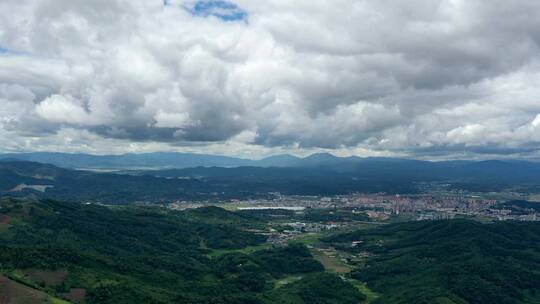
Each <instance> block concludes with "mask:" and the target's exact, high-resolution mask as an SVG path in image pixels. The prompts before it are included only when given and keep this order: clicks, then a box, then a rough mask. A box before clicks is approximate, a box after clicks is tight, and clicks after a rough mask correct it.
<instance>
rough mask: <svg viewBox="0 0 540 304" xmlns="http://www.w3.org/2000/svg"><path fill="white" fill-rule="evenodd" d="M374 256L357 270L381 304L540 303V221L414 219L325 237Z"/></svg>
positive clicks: (355, 273)
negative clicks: (379, 295)
mask: <svg viewBox="0 0 540 304" xmlns="http://www.w3.org/2000/svg"><path fill="white" fill-rule="evenodd" d="M325 241H326V242H329V243H334V244H335V245H336V246H340V245H341V246H345V244H347V243H350V242H353V241H356V242H360V243H356V244H357V245H356V247H354V248H352V249H350V250H353V251H356V252H367V253H369V254H370V255H372V257H371V258H369V259H368V260H367V262H366V264H365V265H363V266H361V267H358V268H357V269H356V270H355V271H354V272H353V273H352V277H354V278H356V279H358V280H361V281H364V282H367V283H368V286H369V287H370V288H372V289H374V290H376V291H378V292H379V293H380V294H382V296H381V297H379V298H378V300H377V303H501V304H502V303H538V301H539V300H540V224H538V223H517V222H513V223H511V222H498V223H495V224H489V225H486V224H480V223H477V222H472V221H465V220H452V221H437V222H408V223H400V224H394V225H388V226H385V227H381V228H379V229H374V230H368V231H357V232H353V233H347V234H342V235H338V236H333V237H329V238H327V239H325Z"/></svg>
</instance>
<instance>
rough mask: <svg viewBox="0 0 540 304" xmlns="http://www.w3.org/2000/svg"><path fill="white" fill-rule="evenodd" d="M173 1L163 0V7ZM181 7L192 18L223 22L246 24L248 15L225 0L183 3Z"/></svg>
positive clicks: (200, 0)
mask: <svg viewBox="0 0 540 304" xmlns="http://www.w3.org/2000/svg"><path fill="white" fill-rule="evenodd" d="M172 3H174V0H164V1H163V5H165V6H168V5H171V4H172ZM182 7H183V8H184V9H185V10H187V11H188V12H190V13H191V14H192V15H194V16H199V17H209V16H213V17H217V18H219V19H221V20H223V21H244V22H247V19H248V13H247V12H246V11H245V10H243V9H242V8H241V7H239V6H238V5H237V4H235V3H233V2H229V1H225V0H197V1H189V2H188V4H186V3H184V4H183V5H182Z"/></svg>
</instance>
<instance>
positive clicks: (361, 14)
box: [0, 0, 540, 158]
mask: <svg viewBox="0 0 540 304" xmlns="http://www.w3.org/2000/svg"><path fill="white" fill-rule="evenodd" d="M539 44H540V3H537V2H536V1H530V0H518V1H512V2H508V1H502V0H501V1H499V0H497V1H490V2H487V1H481V0H472V1H464V0H445V1H427V0H413V1H388V0H384V1H354V2H352V3H351V1H346V0H335V1H327V0H312V1H283V0H269V1H253V0H236V1H221V0H220V1H208V0H166V1H163V0H148V1H146V0H144V1H143V0H136V1H133V0H130V1H128V0H96V1H84V0H69V1H68V0H65V1H64V0H62V1H58V0H42V1H32V0H22V1H21V0H4V1H2V2H1V3H0V143H1V144H3V145H4V147H5V148H4V149H5V150H42V149H54V150H66V151H72V150H73V149H79V150H80V151H87V152H95V153H106V152H111V151H112V152H119V151H118V150H117V149H116V148H115V147H116V146H117V145H119V144H120V145H121V146H122V147H126V148H125V149H126V150H129V151H131V152H133V151H136V150H139V151H149V150H152V149H157V150H171V149H172V150H174V149H187V150H191V149H195V150H199V151H205V152H220V153H230V154H249V155H250V156H256V155H263V154H268V153H274V152H291V151H292V152H297V153H307V152H308V151H315V150H318V149H322V150H328V151H335V152H336V153H339V154H347V153H350V154H362V155H366V154H371V155H408V156H418V157H428V158H429V157H440V155H443V156H445V157H452V156H456V157H461V156H467V157H469V156H476V155H484V154H485V155H489V156H490V157H491V156H497V155H502V156H504V155H509V154H512V155H515V156H524V155H525V156H527V157H528V156H537V155H536V153H537V151H538V148H539V147H540V137H539V136H540V135H539V132H540V126H539V125H540V119H539V118H538V117H539V116H538V115H540V100H539V98H540V89H538V88H540V60H539V59H540V52H539ZM67 134H69V135H67ZM66 138H69V139H71V140H70V141H66ZM8 142H9V144H8ZM74 145H76V147H74ZM77 147H78V148H77ZM128 147H129V148H128Z"/></svg>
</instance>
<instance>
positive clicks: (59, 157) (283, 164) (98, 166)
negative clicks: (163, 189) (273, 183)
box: [0, 152, 540, 183]
mask: <svg viewBox="0 0 540 304" xmlns="http://www.w3.org/2000/svg"><path fill="white" fill-rule="evenodd" d="M0 160H4V161H5V160H12V161H13V160H18V161H31V162H39V163H45V164H52V165H54V166H57V167H61V168H70V169H88V170H120V171H123V172H126V171H127V172H128V173H130V172H131V171H137V170H138V171H146V170H152V171H149V172H146V173H145V174H151V175H157V176H165V177H179V176H184V175H189V176H192V175H195V176H207V175H210V176H212V175H213V174H218V173H217V172H219V174H218V175H227V176H229V177H232V176H242V175H246V174H247V175H250V176H259V177H264V176H275V175H276V174H277V175H283V176H291V175H292V176H294V175H318V174H328V172H332V173H333V174H340V175H346V176H351V177H356V178H362V179H371V180H397V179H405V180H414V181H433V180H452V181H464V182H469V181H475V182H483V183H484V182H485V183H491V182H499V183H516V182H518V183H537V182H540V163H537V162H527V161H514V160H508V161H501V160H488V161H441V162H431V161H421V160H414V159H399V158H382V157H368V158H361V157H355V156H351V157H337V156H334V155H332V154H329V153H318V154H313V155H310V156H308V157H304V158H300V157H296V156H292V155H288V154H284V155H275V156H270V157H267V158H264V159H261V160H251V159H243V158H235V157H228V156H219V155H208V154H193V153H174V152H156V153H145V154H123V155H102V156H100V155H88V154H68V153H49V152H37V153H12V154H0ZM214 167H219V168H228V169H229V170H224V169H212V168H214ZM245 167H250V168H245ZM256 167H259V168H270V167H276V168H291V169H299V170H281V171H280V170H259V169H255V168H256ZM188 168H195V169H190V170H181V169H188ZM205 168H207V169H205ZM234 168H238V169H234ZM302 169H311V170H308V171H305V170H302ZM314 169H317V170H314ZM154 170H159V171H154Z"/></svg>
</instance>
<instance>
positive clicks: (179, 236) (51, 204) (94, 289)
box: [0, 199, 364, 304]
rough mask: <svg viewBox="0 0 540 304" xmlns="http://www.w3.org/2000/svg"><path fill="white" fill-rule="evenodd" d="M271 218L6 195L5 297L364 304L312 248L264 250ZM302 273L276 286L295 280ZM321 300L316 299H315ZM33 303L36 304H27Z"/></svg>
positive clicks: (0, 259)
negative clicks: (326, 270) (262, 219)
mask: <svg viewBox="0 0 540 304" xmlns="http://www.w3.org/2000/svg"><path fill="white" fill-rule="evenodd" d="M263 227H264V223H262V222H260V221H259V220H254V219H252V218H250V217H246V216H245V215H240V214H236V213H233V212H228V211H225V210H223V209H219V208H215V207H209V208H201V209H197V210H190V211H184V212H172V211H167V210H162V209H158V208H150V209H149V208H141V207H116V208H113V209H111V208H106V207H102V206H97V205H81V204H74V203H62V202H56V201H50V200H46V201H40V202H27V201H19V200H12V199H2V200H0V302H1V303H23V302H21V301H27V302H24V303H39V304H41V303H43V304H45V303H58V304H60V303H65V302H63V301H62V300H61V299H65V300H69V301H71V302H73V303H82V302H84V303H88V304H94V303H98V304H99V303H107V304H133V303H138V304H147V303H148V304H150V303H152V304H156V303H157V304H160V303H163V304H165V303H179V304H237V303H246V304H270V303H289V304H312V303H320V304H335V303H343V304H357V303H359V302H360V301H362V300H363V299H364V295H363V294H361V293H360V292H359V291H358V290H357V289H356V288H355V287H353V286H352V285H350V284H349V283H347V282H346V281H344V280H341V279H340V278H339V277H337V276H335V275H331V274H327V273H324V272H322V271H323V269H324V268H323V267H322V265H321V264H320V263H319V262H317V261H316V260H315V259H313V257H312V256H311V254H310V252H309V250H308V249H307V248H306V247H305V246H304V245H290V246H288V247H280V248H275V249H270V248H269V249H265V248H260V250H258V251H255V252H254V253H252V254H247V253H243V252H242V249H244V248H246V247H247V246H252V247H255V246H258V245H260V244H262V243H263V242H265V239H266V237H265V236H264V235H262V234H258V233H255V232H254V231H257V230H260V229H262V228H263ZM293 275H294V276H299V275H300V276H301V277H302V279H301V280H298V281H296V282H294V283H291V284H289V285H287V288H278V286H276V285H275V284H276V283H275V282H276V281H277V280H280V279H283V278H284V277H287V276H293ZM313 299H316V300H317V302H313V301H311V300H313ZM28 301H29V302H28Z"/></svg>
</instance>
